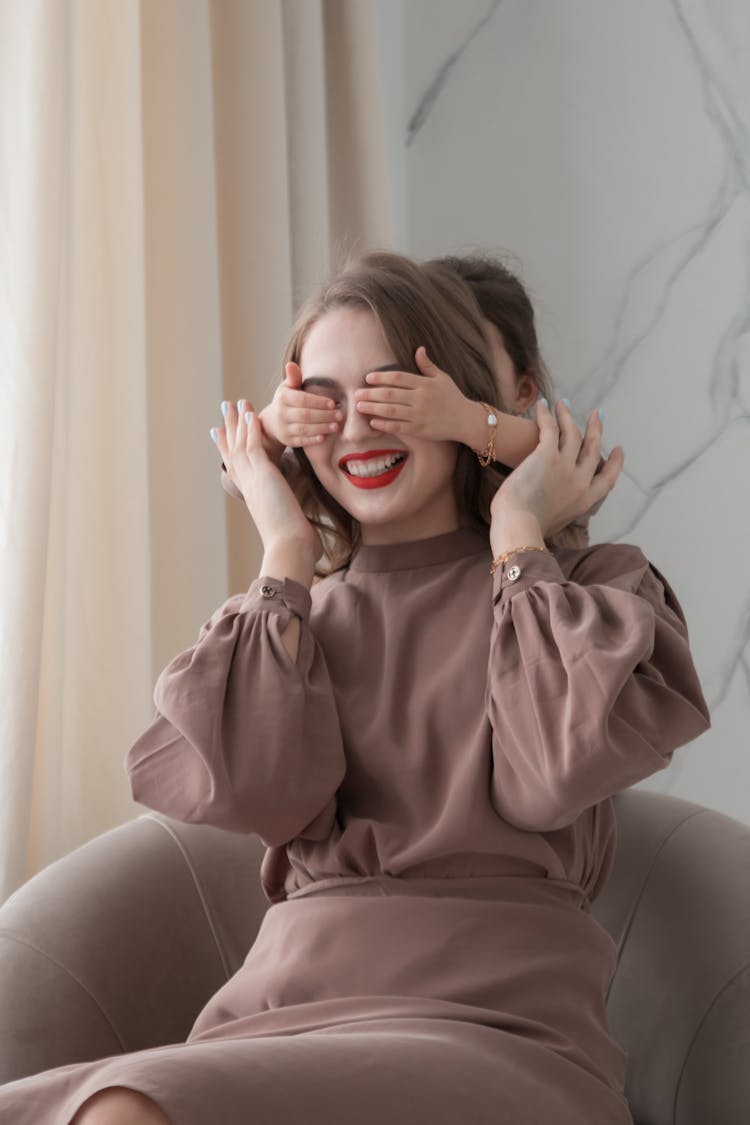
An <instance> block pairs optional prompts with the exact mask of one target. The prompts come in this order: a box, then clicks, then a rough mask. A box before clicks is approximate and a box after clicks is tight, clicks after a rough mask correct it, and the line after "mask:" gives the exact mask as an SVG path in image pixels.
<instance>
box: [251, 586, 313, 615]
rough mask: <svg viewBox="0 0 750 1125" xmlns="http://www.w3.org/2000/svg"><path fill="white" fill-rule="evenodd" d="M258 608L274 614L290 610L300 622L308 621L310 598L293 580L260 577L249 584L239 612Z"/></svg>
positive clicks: (306, 590) (303, 587)
mask: <svg viewBox="0 0 750 1125" xmlns="http://www.w3.org/2000/svg"><path fill="white" fill-rule="evenodd" d="M258 608H260V609H268V610H271V611H276V612H281V611H283V610H285V609H287V610H291V611H292V613H295V614H296V615H297V617H299V618H300V620H302V621H309V620H310V610H311V608H312V597H311V595H310V591H309V590H308V589H307V587H306V586H303V585H302V583H301V582H297V581H296V580H295V579H294V578H266V577H265V576H263V575H261V576H260V578H256V579H255V580H254V581H253V582H251V583H250V586H249V588H248V591H247V594H246V595H245V598H244V600H243V602H242V604H241V605H240V612H242V610H248V609H258Z"/></svg>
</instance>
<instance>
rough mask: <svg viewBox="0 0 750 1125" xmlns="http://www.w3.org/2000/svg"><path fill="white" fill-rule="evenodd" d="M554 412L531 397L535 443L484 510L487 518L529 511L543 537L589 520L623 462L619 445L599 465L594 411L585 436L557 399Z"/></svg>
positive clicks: (598, 429)
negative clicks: (583, 518)
mask: <svg viewBox="0 0 750 1125" xmlns="http://www.w3.org/2000/svg"><path fill="white" fill-rule="evenodd" d="M556 414H557V417H555V415H554V414H553V413H552V412H551V410H550V409H549V407H548V406H547V405H546V404H545V401H544V399H537V403H536V421H537V425H538V426H539V444H538V445H537V447H536V449H535V450H534V452H533V453H530V454H529V456H528V457H526V458H525V460H523V461H522V462H521V464H520V465H519V466H518V467H517V468H516V469H514V470H513V472H512V473H510V475H509V476H508V477H506V479H505V480H504V481H503V483H502V484H501V485H500V487H499V489H498V490H497V492H496V493H495V496H494V498H493V500H492V504H491V506H490V511H491V514H492V516H493V517H494V516H496V515H499V514H500V513H503V514H505V513H507V512H510V511H513V512H522V513H523V512H525V513H529V512H530V513H531V514H532V515H534V516H535V517H536V519H537V521H538V523H539V526H540V528H541V531H542V535H543V536H544V537H545V538H548V537H549V536H550V535H554V534H556V533H557V532H558V531H560V530H562V528H564V527H567V526H568V524H569V523H571V522H572V521H573V520H575V519H580V517H581V516H582V514H583V513H587V514H588V515H589V516H590V515H592V514H593V513H594V512H595V511H598V509H599V508H600V507H601V505H602V503H603V502H604V499H605V498H606V497H607V495H608V494H609V493H610V492H611V491H612V489H613V488H614V486H615V484H616V482H617V478H618V477H619V475H620V473H621V471H622V467H623V465H624V463H625V454H624V452H623V450H622V446H619V445H617V446H615V448H614V449H613V450H612V451H611V453H610V454H609V457H607V459H606V460H605V461H602V459H601V447H602V422H601V418H600V416H599V412H598V410H593V411H592V412H591V414H590V416H589V419H588V422H587V423H586V432H585V434H582V433H581V431H580V430H579V428H578V426H577V424H576V422H575V419H574V418H573V415H572V414H571V412H570V411H569V410H568V408H567V406H566V405H565V403H564V402H563V401H562V400H559V401H558V402H557V403H556ZM600 465H601V467H600ZM597 470H598V471H597Z"/></svg>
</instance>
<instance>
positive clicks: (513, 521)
mask: <svg viewBox="0 0 750 1125" xmlns="http://www.w3.org/2000/svg"><path fill="white" fill-rule="evenodd" d="M490 546H491V548H492V557H493V559H496V558H497V557H498V556H499V555H504V554H505V552H506V551H510V550H513V549H514V548H518V547H544V546H546V544H545V542H544V535H543V533H542V528H541V525H540V523H539V520H538V519H537V518H536V516H535V515H534V514H533V512H527V511H523V510H521V509H505V510H504V509H502V508H499V509H497V510H496V511H495V512H493V514H492V523H491V524H490Z"/></svg>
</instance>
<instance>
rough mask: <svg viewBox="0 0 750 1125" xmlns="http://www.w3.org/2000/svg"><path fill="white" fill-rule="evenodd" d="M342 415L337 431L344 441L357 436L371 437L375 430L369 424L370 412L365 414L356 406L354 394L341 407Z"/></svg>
mask: <svg viewBox="0 0 750 1125" xmlns="http://www.w3.org/2000/svg"><path fill="white" fill-rule="evenodd" d="M341 409H342V410H343V413H344V417H343V418H342V420H341V428H340V430H339V433H340V434H341V437H342V438H344V439H345V440H346V441H350V442H352V443H353V442H354V441H355V439H357V438H362V437H372V436H373V434H375V433H376V432H377V431H376V430H374V429H373V428H372V426H371V425H370V418H371V417H372V415H371V414H367V413H365V412H364V411H362V410H359V409H358V407H357V399H356V398H355V397H354V395H352V396H351V398H350V399H349V400H348V401H347V402H346V403H345V404H344V405H343V406H342V407H341Z"/></svg>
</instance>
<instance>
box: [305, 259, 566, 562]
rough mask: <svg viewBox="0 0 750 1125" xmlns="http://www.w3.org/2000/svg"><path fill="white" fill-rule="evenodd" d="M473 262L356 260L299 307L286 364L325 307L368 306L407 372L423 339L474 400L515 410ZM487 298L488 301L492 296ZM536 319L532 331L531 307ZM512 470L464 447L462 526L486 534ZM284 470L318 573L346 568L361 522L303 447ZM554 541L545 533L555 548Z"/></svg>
mask: <svg viewBox="0 0 750 1125" xmlns="http://www.w3.org/2000/svg"><path fill="white" fill-rule="evenodd" d="M467 261H468V260H467V259H450V258H449V259H434V260H432V261H430V262H422V263H419V262H416V261H414V260H413V259H411V258H408V257H406V256H404V255H402V254H396V253H390V252H385V251H376V252H370V253H366V254H363V255H360V256H358V257H356V258H353V259H350V260H349V261H347V262H346V263H345V264H344V266H343V267H342V268H341V269H340V270H339V271H338V272H337V273H336V274H335V275H334V276H333V277H332V278H331V279H330V280H329V281H327V282H325V283H324V284H323V285H321V286H320V287H319V289H318V290H317V291H315V292H314V293H313V294H312V295H311V296H310V297H309V298H308V300H307V301H306V302H305V303H304V304H303V306H302V307H301V309H300V311H299V313H298V315H297V318H296V321H295V323H294V325H293V327H292V330H291V333H290V336H289V340H288V342H287V346H286V349H285V352H284V357H283V364H287V363H290V362H295V363H298V362H299V359H300V354H301V352H302V347H303V345H304V342H305V340H306V338H307V335H308V333H309V331H310V329H311V328H312V326H313V325H314V324H315V323H316V321H318V320H319V319H320V318H321V317H323V316H325V314H326V313H328V312H331V311H332V310H333V309H337V308H361V309H365V310H367V311H370V312H372V313H374V314H375V316H376V317H377V319H378V321H379V322H380V324H381V326H382V328H383V332H384V334H385V337H386V339H387V341H388V343H389V345H390V347H391V349H392V351H393V355H394V359H395V361H396V363H398V365H399V367H400V368H401V369H402V370H404V371H411V372H414V373H415V374H419V372H418V371H416V370H415V366H416V365H415V360H414V353H415V352H416V350H417V348H418V347H419V346H420V345H421V344H423V345H424V346H425V347H426V348H427V352H428V354H429V356H430V358H431V359H432V361H433V362H434V363H436V364H437V366H438V367H440V368H442V370H444V371H446V372H449V373H450V375H451V377H452V378H453V380H454V381H455V383H456V385H457V386H458V388H459V390H460V391H461V392H462V393H463V394H464V395H465V396H466V397H467V398H469V399H473V400H475V401H484V402H491V403H493V404H497V405H498V407H499V409H500V411H501V412H505V413H509V410H508V408H507V406H506V405H505V403H503V402H502V400H501V394H500V389H499V387H498V384H497V381H496V378H495V374H494V369H493V361H492V354H491V351H490V345H489V340H488V337H487V334H486V323H485V320H492V322H493V323H497V321H496V320H495V318H494V316H489V315H487V312H485V309H484V308H483V306H482V304H481V302H480V300H479V299H478V295H475V289H474V285H473V284H472V282H471V281H470V280H469V279H464V277H463V276H462V274H461V270H460V269H457V268H456V266H455V263H456V262H459V263H465V262H467ZM485 301H486V302H488V301H489V298H488V296H487V294H485ZM530 307H531V306H530V303H529V308H530ZM525 315H526V316H528V313H527V312H526V313H525ZM531 317H532V330H533V310H532V313H531ZM508 323H510V321H508ZM498 327H500V325H498ZM501 331H502V329H501ZM503 338H504V340H505V339H506V334H505V332H503ZM518 338H519V339H523V334H522V333H520V332H519V335H518ZM506 349H507V350H508V351H509V354H511V358H513V360H514V367H515V366H516V359H515V356H514V355H513V353H511V351H510V348H509V347H508V344H507V343H506ZM518 354H520V353H518ZM537 354H538V353H537ZM522 362H525V361H522ZM540 368H541V371H542V373H543V374H542V377H541V378H540V379H539V380H537V382H538V385H539V386H540V388H543V390H547V391H548V389H549V385H548V381H545V377H544V376H545V375H546V372H545V371H544V369H543V367H542V365H541V364H540ZM547 397H548V398H549V395H548V396H547ZM510 471H511V470H510V468H508V467H507V466H504V465H502V464H500V463H499V462H494V463H492V464H490V465H488V466H486V467H482V466H481V465H480V464H479V460H478V458H477V455H476V453H474V452H473V451H472V450H471V449H469V448H468V446H465V445H462V444H459V449H458V455H457V459H456V469H455V472H454V476H453V486H454V493H455V497H456V503H457V507H458V510H459V512H460V513H461V516H462V518H463V520H464V525H465V526H473V527H476V528H477V529H479V530H486V531H487V533H488V541H489V526H490V523H491V516H490V504H491V502H492V499H493V497H494V495H495V493H496V492H497V490H498V488H499V487H500V485H501V484H502V482H503V481H504V480H505V479H506V477H507V476H508V474H509V473H510ZM284 475H285V476H286V478H287V480H288V482H289V484H290V486H291V488H292V490H293V491H294V493H295V496H296V497H297V500H298V502H299V504H300V506H301V508H302V510H303V512H304V513H305V515H306V516H307V518H308V519H309V521H310V522H311V523H312V525H313V526H314V527H315V528H316V530H317V531H318V533H319V535H320V537H321V540H322V543H323V546H324V550H325V556H324V559H325V560H327V561H319V562H318V564H317V565H316V567H315V578H316V579H317V580H320V579H321V578H323V577H326V576H327V575H329V574H332V573H333V572H334V571H337V570H340V569H342V568H343V567H346V566H348V564H349V562H350V560H351V557H352V555H353V554H354V552H355V551H356V550H357V548H358V547H359V545H360V543H361V529H360V525H359V522H358V521H357V520H355V519H354V518H353V516H352V515H351V514H350V513H349V512H348V511H347V510H346V509H345V508H344V507H342V505H341V504H339V503H338V501H337V500H335V499H334V497H332V496H331V495H330V493H329V492H328V491H327V489H325V488H324V487H323V485H322V484H321V483H320V481H319V480H318V478H317V476H316V475H315V472H314V470H313V468H312V466H311V464H310V461H309V459H308V457H307V454H306V452H305V450H304V448H303V447H301V446H298V447H295V448H294V449H293V450H292V451H291V456H290V457H288V458H287V459H286V465H285V473H284ZM553 542H554V541H553V540H551V539H548V540H547V543H548V545H553Z"/></svg>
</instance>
